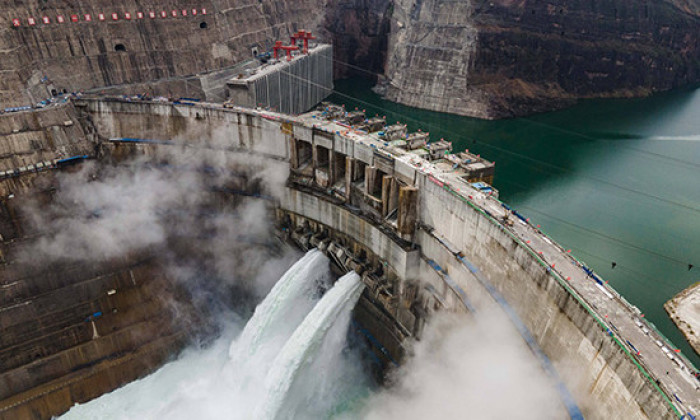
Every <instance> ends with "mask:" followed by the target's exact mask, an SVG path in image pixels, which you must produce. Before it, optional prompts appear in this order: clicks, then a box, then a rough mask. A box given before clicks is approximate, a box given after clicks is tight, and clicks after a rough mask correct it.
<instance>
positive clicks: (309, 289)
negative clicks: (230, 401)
mask: <svg viewBox="0 0 700 420" xmlns="http://www.w3.org/2000/svg"><path fill="white" fill-rule="evenodd" d="M329 279H330V273H329V272H328V258H326V257H325V256H324V255H323V254H322V253H321V252H319V251H318V250H316V249H314V250H311V251H309V252H307V253H306V255H304V257H302V258H301V259H300V260H299V261H297V262H296V263H295V264H294V265H293V266H292V267H291V268H290V269H289V270H287V272H286V273H285V274H284V275H283V276H282V278H281V279H280V280H279V281H278V282H277V283H276V284H275V286H274V287H273V288H272V290H271V291H270V293H269V294H268V295H267V297H265V299H264V300H263V301H262V303H260V305H258V307H257V308H256V309H255V313H254V314H253V317H252V318H251V319H250V320H249V321H248V323H247V324H246V326H245V328H244V329H243V332H242V333H241V335H240V337H238V338H237V339H236V340H235V341H233V342H232V343H231V347H230V348H229V356H230V358H231V360H230V361H229V363H228V364H227V365H226V368H225V370H226V373H227V374H226V379H227V380H229V381H230V382H231V383H233V384H234V386H235V387H237V388H238V389H241V387H244V386H247V385H245V382H249V381H254V380H255V379H256V378H259V377H260V376H263V377H264V374H263V372H261V370H260V369H265V368H266V367H269V363H268V362H269V361H270V360H272V359H274V357H275V355H276V353H277V352H278V351H279V350H280V348H282V346H283V345H284V343H285V342H286V341H287V339H288V338H289V336H290V335H291V334H292V332H293V331H294V329H295V328H296V326H298V325H299V324H300V323H301V322H302V320H303V319H304V316H305V315H306V314H307V313H308V312H309V311H310V310H311V308H312V307H313V305H314V303H316V300H317V299H316V294H317V291H318V290H319V288H320V287H324V285H326V284H327V283H328V282H329ZM250 365H252V366H255V367H256V369H257V370H256V371H250V369H246V367H247V366H250ZM261 374H263V375H261Z"/></svg>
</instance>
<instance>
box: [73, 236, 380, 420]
mask: <svg viewBox="0 0 700 420" xmlns="http://www.w3.org/2000/svg"><path fill="white" fill-rule="evenodd" d="M344 279H345V280H342V281H341V280H339V282H338V285H337V286H335V287H333V288H332V289H331V290H330V291H328V292H327V293H326V297H324V298H323V299H322V300H321V301H319V296H318V295H319V294H320V293H319V289H323V288H324V286H325V284H324V283H326V282H329V272H328V259H327V258H326V257H325V256H324V255H323V254H322V253H320V252H319V251H316V250H313V251H310V252H308V253H307V254H306V255H305V256H304V257H303V258H302V259H301V260H299V261H298V262H297V263H296V264H294V266H292V267H291V268H290V269H289V270H288V271H287V272H286V273H285V274H284V275H283V276H282V278H281V279H280V280H279V281H278V283H277V284H276V285H275V287H273V289H272V290H271V291H270V293H269V294H268V296H267V297H266V298H265V299H264V300H263V302H262V303H261V304H260V305H258V307H257V308H256V311H255V314H254V315H253V317H252V318H251V319H250V320H249V322H248V323H247V325H246V327H245V329H244V331H243V332H242V333H241V334H240V335H239V336H238V338H237V339H232V337H233V336H235V331H236V329H237V328H236V326H235V325H230V327H229V328H227V329H226V331H225V334H224V335H223V336H222V337H221V338H220V339H218V340H216V342H215V343H214V344H213V345H212V346H211V347H209V348H207V349H188V350H186V351H185V352H184V353H183V355H182V356H181V357H180V358H179V359H178V360H177V361H175V362H172V363H169V364H167V365H165V366H163V367H162V368H161V369H159V370H158V371H157V372H155V373H154V374H152V375H150V376H148V377H146V378H143V379H140V380H137V381H135V382H132V383H130V384H128V385H126V386H124V387H122V388H120V389H117V390H115V391H113V392H111V393H109V394H106V395H104V396H102V397H100V398H98V399H96V400H94V401H91V402H89V403H87V404H83V405H78V406H76V407H73V408H72V409H71V410H70V411H69V412H68V413H66V415H65V416H64V419H80V420H93V419H94V420H97V419H99V420H127V419H135V418H138V419H146V420H148V419H153V420H155V419H162V418H167V419H169V420H185V419H188V420H189V419H192V418H198V419H203V420H205V419H206V420H209V419H222V420H223V419H226V420H230V419H233V420H243V419H251V418H256V417H255V416H254V412H255V410H256V408H257V407H264V406H266V405H268V404H269V402H268V401H266V400H267V399H268V398H274V399H275V401H277V400H279V401H280V403H284V402H285V401H286V402H287V404H286V405H287V406H290V405H291V406H293V407H294V408H293V410H292V411H293V412H294V413H297V414H298V416H297V418H327V417H328V416H329V413H330V411H331V410H336V411H337V409H338V407H340V409H341V410H342V409H343V404H344V403H345V402H346V401H347V399H348V397H347V396H348V395H356V394H357V393H358V389H359V390H360V391H359V392H362V390H366V389H367V382H366V379H367V378H366V376H365V373H364V372H363V371H362V370H361V366H360V363H356V362H357V355H356V354H355V353H354V352H347V351H345V350H346V349H347V342H346V336H347V331H348V324H349V320H350V314H351V310H352V307H353V306H354V302H356V300H357V297H358V296H359V294H360V292H361V287H362V285H361V283H359V281H358V280H357V275H355V274H354V273H353V274H351V275H346V276H345V277H344ZM351 283H352V284H351ZM343 285H345V289H343ZM334 296H335V298H334ZM331 299H333V300H332V301H331ZM316 302H319V303H318V304H317V306H316V308H314V309H313V310H312V307H313V306H314V304H315V303H316ZM334 302H335V303H334ZM350 303H352V304H350ZM336 305H337V306H336ZM314 314H315V315H314ZM307 315H308V316H307ZM305 317H306V318H305ZM310 318H314V323H315V325H316V326H317V328H318V331H314V330H313V328H315V327H314V326H313V325H310V324H309V323H310V322H311V321H310ZM315 318H319V319H318V320H316V319H315ZM321 318H322V319H323V320H324V321H321ZM316 321H321V322H316ZM334 321H335V322H334ZM239 325H240V324H239ZM305 325H306V326H305ZM302 327H303V328H302ZM293 334H294V335H298V334H304V336H303V337H307V338H303V337H297V338H296V339H294V340H292V339H291V338H290V336H292V335H293ZM300 340H302V341H300ZM304 340H308V342H306V341H304ZM287 342H289V343H291V342H294V343H295V344H293V345H292V344H287V345H286V344H285V343H287ZM305 345H306V347H307V348H306V349H304V346H305ZM321 347H322V349H321ZM288 348H289V349H291V350H288ZM299 350H303V351H302V352H301V353H299ZM295 354H296V356H295ZM278 356H279V357H284V358H285V359H284V360H293V361H294V367H293V370H292V371H286V370H285V373H284V375H282V376H284V377H288V378H289V383H288V385H290V384H292V383H293V384H295V385H298V387H296V388H295V389H294V390H293V392H291V393H290V392H289V386H287V387H286V388H284V389H285V390H280V391H281V392H283V394H284V395H276V394H275V393H274V392H272V393H271V392H269V389H268V387H266V384H267V383H268V382H267V381H266V378H270V377H273V376H276V375H274V374H273V373H272V372H271V369H288V368H289V366H288V365H287V364H285V362H274V363H273V361H274V360H276V358H279V357H278ZM290 356H291V358H290ZM318 371H323V372H324V375H323V378H318V375H317V372H318ZM282 376H280V377H282ZM310 378H311V379H310ZM321 379H322V380H321Z"/></svg>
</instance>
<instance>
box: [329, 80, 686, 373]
mask: <svg viewBox="0 0 700 420" xmlns="http://www.w3.org/2000/svg"><path fill="white" fill-rule="evenodd" d="M371 86H372V83H371V82H368V81H366V80H362V79H349V80H344V81H338V82H337V84H336V90H338V91H339V92H341V93H342V96H341V95H337V96H336V97H333V98H331V99H333V100H334V101H335V102H337V103H343V104H345V105H346V107H349V108H350V109H353V108H354V107H359V108H360V109H366V110H367V113H368V115H374V114H375V113H378V114H379V115H387V119H388V120H389V121H390V122H394V121H396V120H400V121H402V122H403V123H408V125H409V128H410V129H411V131H413V130H417V129H422V130H424V131H430V136H431V138H432V139H439V138H441V137H444V138H445V139H447V140H449V141H452V143H453V146H454V149H455V151H458V150H463V149H465V148H466V149H469V150H470V151H472V152H475V153H480V154H481V155H482V156H484V157H486V158H487V159H490V160H494V161H496V176H495V179H494V183H495V186H496V187H497V188H498V189H499V191H500V198H501V200H502V201H503V202H505V203H507V204H509V205H511V206H513V207H514V208H516V209H517V210H518V211H519V212H520V213H522V214H524V215H526V216H527V217H529V218H530V219H531V221H533V222H534V223H536V224H541V225H542V229H543V231H545V232H546V233H548V234H549V235H551V236H552V237H553V238H554V239H555V240H556V241H557V242H559V243H560V244H562V246H564V247H566V248H567V249H572V252H573V254H575V255H576V256H577V257H578V258H579V259H581V260H583V261H585V262H586V263H587V264H588V265H589V266H591V267H593V268H594V269H595V271H596V272H598V273H599V274H601V275H602V276H603V277H604V279H605V280H607V281H609V282H610V284H611V285H613V287H614V288H615V289H616V290H617V291H619V292H620V293H621V294H622V295H623V296H624V297H625V298H626V299H627V300H628V301H630V302H631V303H632V304H634V305H636V306H637V307H639V308H640V310H641V311H642V313H644V314H645V316H646V318H647V319H649V320H650V321H652V322H653V323H654V324H656V326H657V327H658V328H659V330H660V331H661V332H662V333H663V334H665V335H666V336H667V337H668V338H669V339H670V340H671V341H672V342H673V343H674V344H675V345H677V346H678V347H679V348H680V349H681V350H682V352H683V353H684V354H685V355H686V356H687V357H688V358H689V359H690V360H691V361H692V362H693V363H694V364H695V365H696V366H698V365H700V357H698V355H696V354H695V353H694V351H693V350H692V348H691V347H690V346H689V345H688V343H687V342H686V340H685V338H684V337H683V335H682V334H681V333H680V331H679V330H678V329H677V328H676V327H675V325H674V324H673V323H672V322H671V320H670V318H669V317H668V315H667V314H666V312H665V311H664V309H663V304H664V303H665V302H666V301H668V300H669V299H671V298H672V297H673V296H674V295H676V294H677V293H678V292H680V291H681V290H683V289H685V288H686V287H688V286H689V285H691V284H693V283H695V282H697V281H698V280H699V279H700V276H699V274H698V273H700V271H698V268H697V267H698V266H699V265H700V264H698V263H699V262H698V260H697V256H698V255H700V223H698V220H700V218H698V213H697V211H693V210H691V209H690V208H695V209H698V208H700V183H698V182H697V179H698V175H699V173H700V137H699V136H700V90H698V89H696V90H692V89H691V90H684V91H676V92H670V93H665V94H659V95H656V96H652V97H649V98H645V99H631V100H595V101H584V102H582V103H580V104H579V105H576V106H574V107H572V108H570V109H566V110H563V111H558V112H552V113H547V114H541V115H535V116H532V117H528V118H517V119H511V120H500V121H483V120H476V119H472V118H466V117H459V116H455V115H447V114H440V113H435V112H429V111H423V110H418V109H415V108H410V107H405V106H401V105H397V104H393V103H390V102H388V101H384V100H382V99H381V98H379V97H378V96H377V95H376V94H374V93H373V92H372V91H371V89H370V88H371ZM346 95H347V96H346ZM349 97H352V98H357V99H359V100H357V101H353V100H352V99H350V98H349ZM474 140H476V141H477V143H474ZM610 184H615V185H610ZM631 190H634V191H639V192H642V194H640V193H635V192H634V191H631ZM652 196H653V197H652ZM659 198H660V199H661V200H659ZM612 262H615V263H616V266H615V268H612ZM688 264H694V266H695V267H694V268H693V269H692V270H690V271H689V270H688Z"/></svg>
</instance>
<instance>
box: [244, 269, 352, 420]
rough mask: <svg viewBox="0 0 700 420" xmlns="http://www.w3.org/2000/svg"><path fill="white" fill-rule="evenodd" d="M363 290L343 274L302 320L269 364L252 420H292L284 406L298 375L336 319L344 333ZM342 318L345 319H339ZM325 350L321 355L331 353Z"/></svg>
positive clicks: (316, 351) (348, 276)
mask: <svg viewBox="0 0 700 420" xmlns="http://www.w3.org/2000/svg"><path fill="white" fill-rule="evenodd" d="M363 288H364V285H363V284H362V282H360V277H359V276H358V275H357V274H356V273H354V272H350V273H348V274H346V275H345V276H343V277H342V278H341V279H340V280H338V282H337V283H336V284H335V286H333V288H332V289H331V290H330V291H328V293H326V294H325V295H324V296H323V298H322V299H321V301H320V302H319V303H318V304H317V305H316V306H315V307H314V309H313V310H312V311H311V312H310V313H309V314H308V315H307V316H306V318H304V321H303V322H302V323H301V325H299V327H298V328H297V329H296V331H294V334H292V336H291V338H290V339H289V340H288V341H287V343H286V344H285V345H284V347H283V348H282V351H281V352H280V353H279V355H278V356H277V358H276V359H275V361H274V363H273V364H272V367H271V369H270V372H269V374H268V376H267V380H266V381H265V382H266V384H265V387H266V390H267V391H266V394H267V396H266V397H265V398H264V399H262V400H261V401H260V402H259V404H258V408H257V410H256V413H255V418H256V419H269V420H274V419H279V418H294V417H295V412H294V410H293V409H292V408H291V407H285V405H286V402H287V398H289V391H290V389H291V388H292V386H293V384H294V382H295V380H296V379H297V378H298V375H299V371H300V370H302V369H303V368H304V367H305V366H309V365H310V364H311V362H312V361H313V360H315V358H316V356H317V353H318V351H319V348H320V347H321V344H322V343H323V342H324V339H325V338H326V333H327V332H328V330H329V329H330V328H331V326H333V325H334V324H335V323H336V322H337V321H338V320H339V318H345V319H343V322H342V323H341V325H339V327H341V330H346V329H347V326H348V324H347V323H348V322H349V316H347V315H349V314H350V311H351V310H352V308H353V307H354V306H355V303H357V299H358V298H359V297H360V293H362V289H363ZM343 314H345V315H346V316H345V317H342V315H343ZM343 323H344V325H342V324H343ZM325 347H326V346H324V350H325V351H332V349H328V348H325ZM319 373H321V372H319ZM323 373H325V372H323ZM283 410H284V412H283Z"/></svg>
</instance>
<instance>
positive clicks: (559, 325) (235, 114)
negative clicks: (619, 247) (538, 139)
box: [76, 99, 683, 419]
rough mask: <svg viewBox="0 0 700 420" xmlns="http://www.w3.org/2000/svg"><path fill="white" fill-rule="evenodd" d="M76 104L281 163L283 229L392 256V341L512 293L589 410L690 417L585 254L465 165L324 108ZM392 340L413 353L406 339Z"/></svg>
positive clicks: (152, 130)
mask: <svg viewBox="0 0 700 420" xmlns="http://www.w3.org/2000/svg"><path fill="white" fill-rule="evenodd" d="M76 105H77V107H78V109H79V110H80V113H82V114H84V115H89V116H90V118H91V119H92V121H93V122H94V125H95V127H96V128H97V132H98V135H99V136H100V138H101V139H102V141H109V139H110V138H111V139H113V141H116V139H119V138H122V139H123V138H140V139H156V140H163V141H164V140H171V139H174V140H176V141H177V143H178V144H183V145H185V147H186V145H187V144H192V145H195V144H196V145H200V146H202V147H204V146H206V147H214V148H217V147H218V148H225V149H226V150H229V151H232V150H233V151H240V152H241V153H242V154H243V155H248V156H258V157H259V158H260V159H262V160H264V161H265V162H268V163H270V165H271V166H269V167H268V168H276V169H275V170H279V171H280V173H281V174H282V176H285V177H287V183H286V187H285V188H284V189H283V190H282V191H280V194H279V197H278V199H279V209H278V218H279V219H280V220H281V221H282V222H281V224H282V225H283V226H284V229H286V230H288V231H289V232H292V233H293V234H296V235H297V236H299V235H301V236H303V235H307V240H308V237H309V236H312V237H313V235H316V236H315V237H316V241H317V242H318V243H324V244H325V245H324V246H329V245H328V244H329V243H334V244H341V245H343V246H344V247H345V249H353V250H355V252H354V255H355V256H358V255H362V256H363V257H362V258H366V259H368V260H376V261H378V262H379V265H380V266H382V267H384V268H385V269H383V270H377V269H376V268H373V269H372V270H368V271H367V272H366V274H367V273H369V272H370V271H372V272H371V273H370V274H371V276H370V275H369V274H368V276H366V277H365V279H366V278H367V277H373V278H374V279H376V280H377V281H378V282H377V284H375V285H372V286H371V287H370V288H369V289H370V292H369V297H366V300H369V301H372V303H373V305H374V307H375V309H376V312H377V313H381V314H382V316H383V318H382V319H384V321H385V322H391V323H392V324H393V325H392V326H391V328H389V329H388V330H389V332H387V333H386V334H384V335H382V334H381V333H378V334H379V337H378V338H379V340H380V341H381V340H382V339H385V338H386V339H387V340H389V341H391V340H394V341H400V340H402V339H404V338H405V337H408V336H410V335H416V336H419V335H420V326H421V324H422V319H424V318H425V316H427V315H428V314H429V313H430V312H432V311H434V310H437V309H439V308H442V309H447V310H456V311H463V312H474V313H475V316H478V312H479V311H480V310H482V309H484V308H486V307H488V306H493V305H496V304H497V302H498V299H499V296H502V297H503V298H505V301H504V302H501V303H500V305H501V306H502V307H503V306H504V305H505V306H506V307H508V308H512V310H513V312H514V316H516V317H519V319H520V320H521V321H522V324H523V325H524V328H526V329H527V330H528V331H529V334H531V336H532V337H533V338H534V341H535V342H536V343H533V345H536V346H539V348H541V350H542V351H543V352H544V354H545V355H546V358H547V359H548V363H551V365H552V366H553V367H554V369H555V370H556V372H557V373H558V375H559V377H560V378H561V379H562V381H563V383H564V384H565V385H566V387H567V388H568V389H569V390H570V391H571V392H572V394H573V395H574V397H575V398H576V400H577V403H578V405H579V406H580V407H581V410H582V411H583V414H584V415H585V416H586V417H587V418H650V419H660V418H677V417H680V412H681V411H683V408H682V407H677V405H678V404H671V402H670V399H669V397H668V395H671V392H670V391H669V389H668V388H664V387H663V386H661V385H660V384H659V382H658V381H657V382H655V381H654V379H652V376H653V375H651V374H650V373H649V366H647V365H646V364H645V362H644V360H642V359H641V358H640V357H635V356H634V355H633V354H631V353H632V352H631V351H630V350H629V349H628V347H626V346H625V345H624V344H623V343H624V338H622V337H621V336H618V335H617V334H615V333H614V332H612V331H611V330H610V329H609V328H608V326H607V324H606V323H605V322H604V321H603V320H602V317H601V316H600V315H598V313H597V312H596V310H595V308H594V306H595V304H593V303H592V301H590V300H589V298H587V297H585V296H583V295H582V294H581V293H579V292H578V291H577V290H576V288H575V283H574V281H572V282H568V280H567V279H565V278H564V273H566V270H569V269H573V268H577V269H579V270H580V267H578V266H577V265H576V260H575V259H573V258H571V257H568V256H566V254H563V256H562V255H559V254H557V252H561V253H563V250H560V249H559V248H557V246H556V244H554V243H552V242H551V241H549V240H548V239H547V242H548V243H549V244H550V245H551V249H552V253H551V256H550V255H548V256H547V257H545V255H542V253H541V252H540V253H538V252H536V251H534V249H533V248H532V247H531V246H530V245H528V243H529V242H530V239H525V236H524V235H526V234H527V235H530V234H531V235H533V239H532V241H540V240H541V239H539V236H541V233H540V232H539V231H537V230H535V229H534V228H533V227H531V226H524V227H522V226H520V225H519V224H518V223H520V222H518V221H516V223H515V225H516V226H515V227H513V223H512V221H511V222H507V221H508V216H509V214H510V212H509V211H508V210H506V208H504V206H502V205H501V204H500V202H498V201H497V200H494V199H492V198H490V197H487V196H484V195H483V194H481V193H479V192H478V191H476V190H474V189H473V188H471V187H470V186H469V184H468V183H467V182H465V181H464V179H462V178H461V177H460V176H458V175H456V174H454V173H451V172H450V171H443V170H440V169H439V167H438V166H437V165H433V164H431V163H428V161H426V160H425V159H423V158H420V157H418V156H416V155H413V154H411V153H406V152H405V151H401V150H399V149H397V148H393V147H391V146H389V145H388V144H387V143H384V142H382V141H378V140H377V139H376V137H371V136H369V135H367V133H363V132H358V131H356V130H352V129H351V128H349V127H348V126H345V125H339V124H336V123H334V122H330V121H327V120H323V119H322V118H320V116H319V115H318V114H313V113H310V114H304V115H302V116H299V117H288V116H283V115H280V114H275V113H270V112H265V111H256V110H249V109H241V108H235V109H223V108H220V107H219V106H214V105H209V104H200V105H197V106H184V105H177V106H176V105H171V104H160V103H149V102H133V103H130V102H119V101H106V100H91V99H87V100H82V101H79V102H78V103H77V104H76ZM252 160H254V159H251V161H252ZM244 164H245V163H244ZM268 170H271V169H268ZM522 225H526V223H525V222H522ZM518 229H520V230H518ZM525 231H527V233H526V234H523V233H522V232H525ZM538 235H539V236H538ZM545 239H546V238H545ZM324 241H325V242H324ZM333 249H336V248H333ZM548 249H549V248H548ZM336 250H337V249H336ZM331 251H332V252H335V251H333V250H331ZM346 255H347V254H346ZM358 258H360V257H358ZM563 262H564V264H563ZM555 264H556V268H555ZM567 264H568V265H571V267H573V268H569V267H568V265H567ZM562 265H564V267H563V268H562ZM366 281H368V280H366ZM416 285H419V287H416ZM613 292H614V291H613ZM608 293H610V292H608ZM611 296H612V295H611ZM396 331H399V332H400V334H398V333H396ZM627 342H628V343H629V341H627ZM630 345H631V344H630ZM385 348H386V349H389V350H388V351H389V352H394V353H396V354H393V356H396V357H400V355H399V354H398V353H399V352H400V345H397V344H396V343H386V346H385ZM496 362H497V361H496ZM656 373H657V375H658V372H656ZM656 377H658V376H656Z"/></svg>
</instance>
